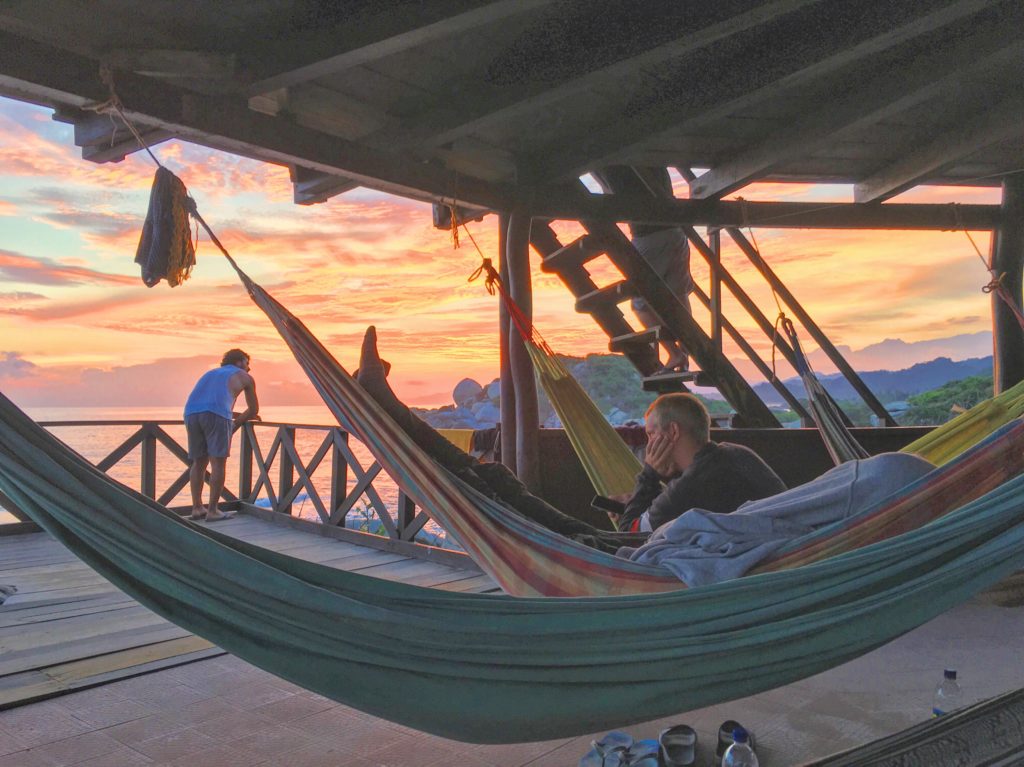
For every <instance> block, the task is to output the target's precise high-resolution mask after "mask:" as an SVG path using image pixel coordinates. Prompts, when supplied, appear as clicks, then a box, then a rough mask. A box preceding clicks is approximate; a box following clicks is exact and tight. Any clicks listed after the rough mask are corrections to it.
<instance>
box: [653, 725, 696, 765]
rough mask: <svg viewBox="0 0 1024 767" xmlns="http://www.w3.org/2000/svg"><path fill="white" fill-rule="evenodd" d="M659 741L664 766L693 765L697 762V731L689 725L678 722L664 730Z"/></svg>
mask: <svg viewBox="0 0 1024 767" xmlns="http://www.w3.org/2000/svg"><path fill="white" fill-rule="evenodd" d="M658 743H659V744H660V745H661V764H662V767H693V765H695V764H696V763H697V733H696V731H695V730H694V729H693V728H692V727H690V726H689V725H686V724H677V725H676V726H675V727H669V728H668V729H667V730H662V731H661V734H660V735H659V736H658Z"/></svg>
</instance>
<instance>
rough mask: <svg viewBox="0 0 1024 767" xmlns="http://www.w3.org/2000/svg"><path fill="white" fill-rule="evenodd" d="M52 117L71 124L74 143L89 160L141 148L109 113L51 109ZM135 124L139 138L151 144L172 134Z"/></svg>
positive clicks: (103, 159)
mask: <svg viewBox="0 0 1024 767" xmlns="http://www.w3.org/2000/svg"><path fill="white" fill-rule="evenodd" d="M53 119H54V120H56V121H58V122H63V123H69V124H71V125H72V126H73V127H74V131H75V146H78V147H81V148H82V159H85V160H89V161H90V162H95V163H106V162H121V161H122V160H123V159H124V158H125V157H127V156H128V155H130V154H132V153H134V152H138V151H141V150H142V148H143V147H142V146H141V145H140V144H139V142H138V140H137V139H136V138H135V136H134V135H133V134H132V132H131V131H129V130H128V129H127V128H126V127H125V126H124V124H123V123H122V122H121V120H120V119H118V118H117V117H112V116H111V115H109V114H98V113H96V112H82V111H79V110H77V109H74V110H63V111H61V110H58V111H57V112H55V113H54V115H53ZM135 127H136V129H137V130H138V131H139V134H140V135H141V136H142V140H143V141H145V142H146V146H154V145H156V144H160V143H162V142H164V141H167V140H168V139H171V138H174V134H173V133H171V132H170V131H166V130H161V129H159V128H153V127H150V126H148V125H142V124H139V125H136V126H135Z"/></svg>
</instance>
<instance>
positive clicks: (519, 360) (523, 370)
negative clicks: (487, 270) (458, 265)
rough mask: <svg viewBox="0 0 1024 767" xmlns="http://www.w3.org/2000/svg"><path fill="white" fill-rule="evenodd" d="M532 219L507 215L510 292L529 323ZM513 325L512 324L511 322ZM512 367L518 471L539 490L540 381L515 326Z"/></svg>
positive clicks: (511, 341)
mask: <svg viewBox="0 0 1024 767" xmlns="http://www.w3.org/2000/svg"><path fill="white" fill-rule="evenodd" d="M530 220H531V217H530V216H529V214H527V213H524V212H522V211H517V212H513V213H512V214H510V215H509V218H508V230H507V235H506V240H505V260H506V264H505V265H506V268H507V270H508V283H507V285H508V292H509V295H510V296H511V298H512V300H513V301H515V303H516V305H517V306H518V307H519V309H520V310H521V311H522V313H523V317H524V318H525V319H526V321H527V322H532V321H533V291H532V289H531V284H530ZM510 324H511V323H510ZM508 344H509V366H510V368H511V373H512V378H513V380H514V382H515V403H516V474H517V475H518V476H519V479H520V480H522V482H523V484H525V485H526V487H527V488H528V489H529V490H530V492H533V493H536V492H539V490H540V459H539V445H538V442H539V435H538V433H537V432H538V430H539V429H540V414H539V408H538V405H537V380H536V378H535V377H534V371H533V361H532V360H531V359H530V355H529V354H528V353H527V352H526V346H525V345H524V344H523V340H522V338H521V337H520V336H519V332H518V331H517V330H516V328H515V327H514V326H513V327H510V329H509V333H508Z"/></svg>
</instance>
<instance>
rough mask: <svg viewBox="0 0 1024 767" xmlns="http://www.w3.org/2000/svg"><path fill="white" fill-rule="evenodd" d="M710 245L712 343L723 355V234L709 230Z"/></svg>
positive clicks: (709, 292) (709, 294) (715, 230)
mask: <svg viewBox="0 0 1024 767" xmlns="http://www.w3.org/2000/svg"><path fill="white" fill-rule="evenodd" d="M708 244H710V245H711V254H712V261H711V263H709V264H708V265H709V266H710V267H711V286H710V290H709V291H708V296H709V299H710V304H711V306H710V308H711V343H713V344H714V345H715V349H717V350H718V353H719V354H721V353H722V269H721V267H722V233H721V232H720V231H718V230H717V229H708Z"/></svg>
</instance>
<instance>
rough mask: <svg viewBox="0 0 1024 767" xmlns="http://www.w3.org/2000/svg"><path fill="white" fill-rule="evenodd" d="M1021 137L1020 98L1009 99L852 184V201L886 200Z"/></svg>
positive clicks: (1023, 104) (1023, 110)
mask: <svg viewBox="0 0 1024 767" xmlns="http://www.w3.org/2000/svg"><path fill="white" fill-rule="evenodd" d="M1021 136H1024V96H1012V97H1010V98H1008V99H1006V100H1004V101H1002V102H1000V103H999V104H997V105H996V106H994V107H993V108H992V109H988V110H985V111H984V112H981V113H979V114H977V115H976V116H975V117H974V118H972V119H970V120H968V121H966V122H963V123H959V124H957V125H956V126H955V127H954V128H953V129H952V130H951V131H949V132H948V133H946V134H945V135H943V136H940V137H939V138H937V139H935V140H934V141H932V142H931V143H930V144H927V145H925V146H923V147H921V148H919V149H917V150H916V151H911V152H909V153H908V154H906V155H904V156H903V157H902V158H901V159H899V160H897V161H896V162H894V163H893V164H892V165H890V166H889V167H887V168H883V169H882V170H879V171H878V172H876V173H875V174H874V175H872V176H870V177H868V178H866V179H864V180H863V181H861V182H860V183H858V184H856V185H855V186H854V188H853V198H854V200H855V201H856V202H859V203H869V202H880V201H882V200H887V199H889V198H890V197H894V196H895V195H897V194H899V193H900V192H903V191H906V190H907V189H910V188H911V187H912V186H916V185H917V184H918V183H920V182H921V181H922V180H924V179H926V178H928V177H929V176H932V175H934V174H935V173H938V172H940V171H941V170H943V169H944V168H947V167H949V166H951V165H953V164H954V163H956V162H957V161H958V160H960V159H962V158H964V157H967V156H968V155H971V154H974V153H975V152H977V151H979V150H981V149H984V148H985V147H987V146H991V145H992V144H997V143H999V142H1000V141H1003V140H1004V139H1008V138H1013V137H1021Z"/></svg>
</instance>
